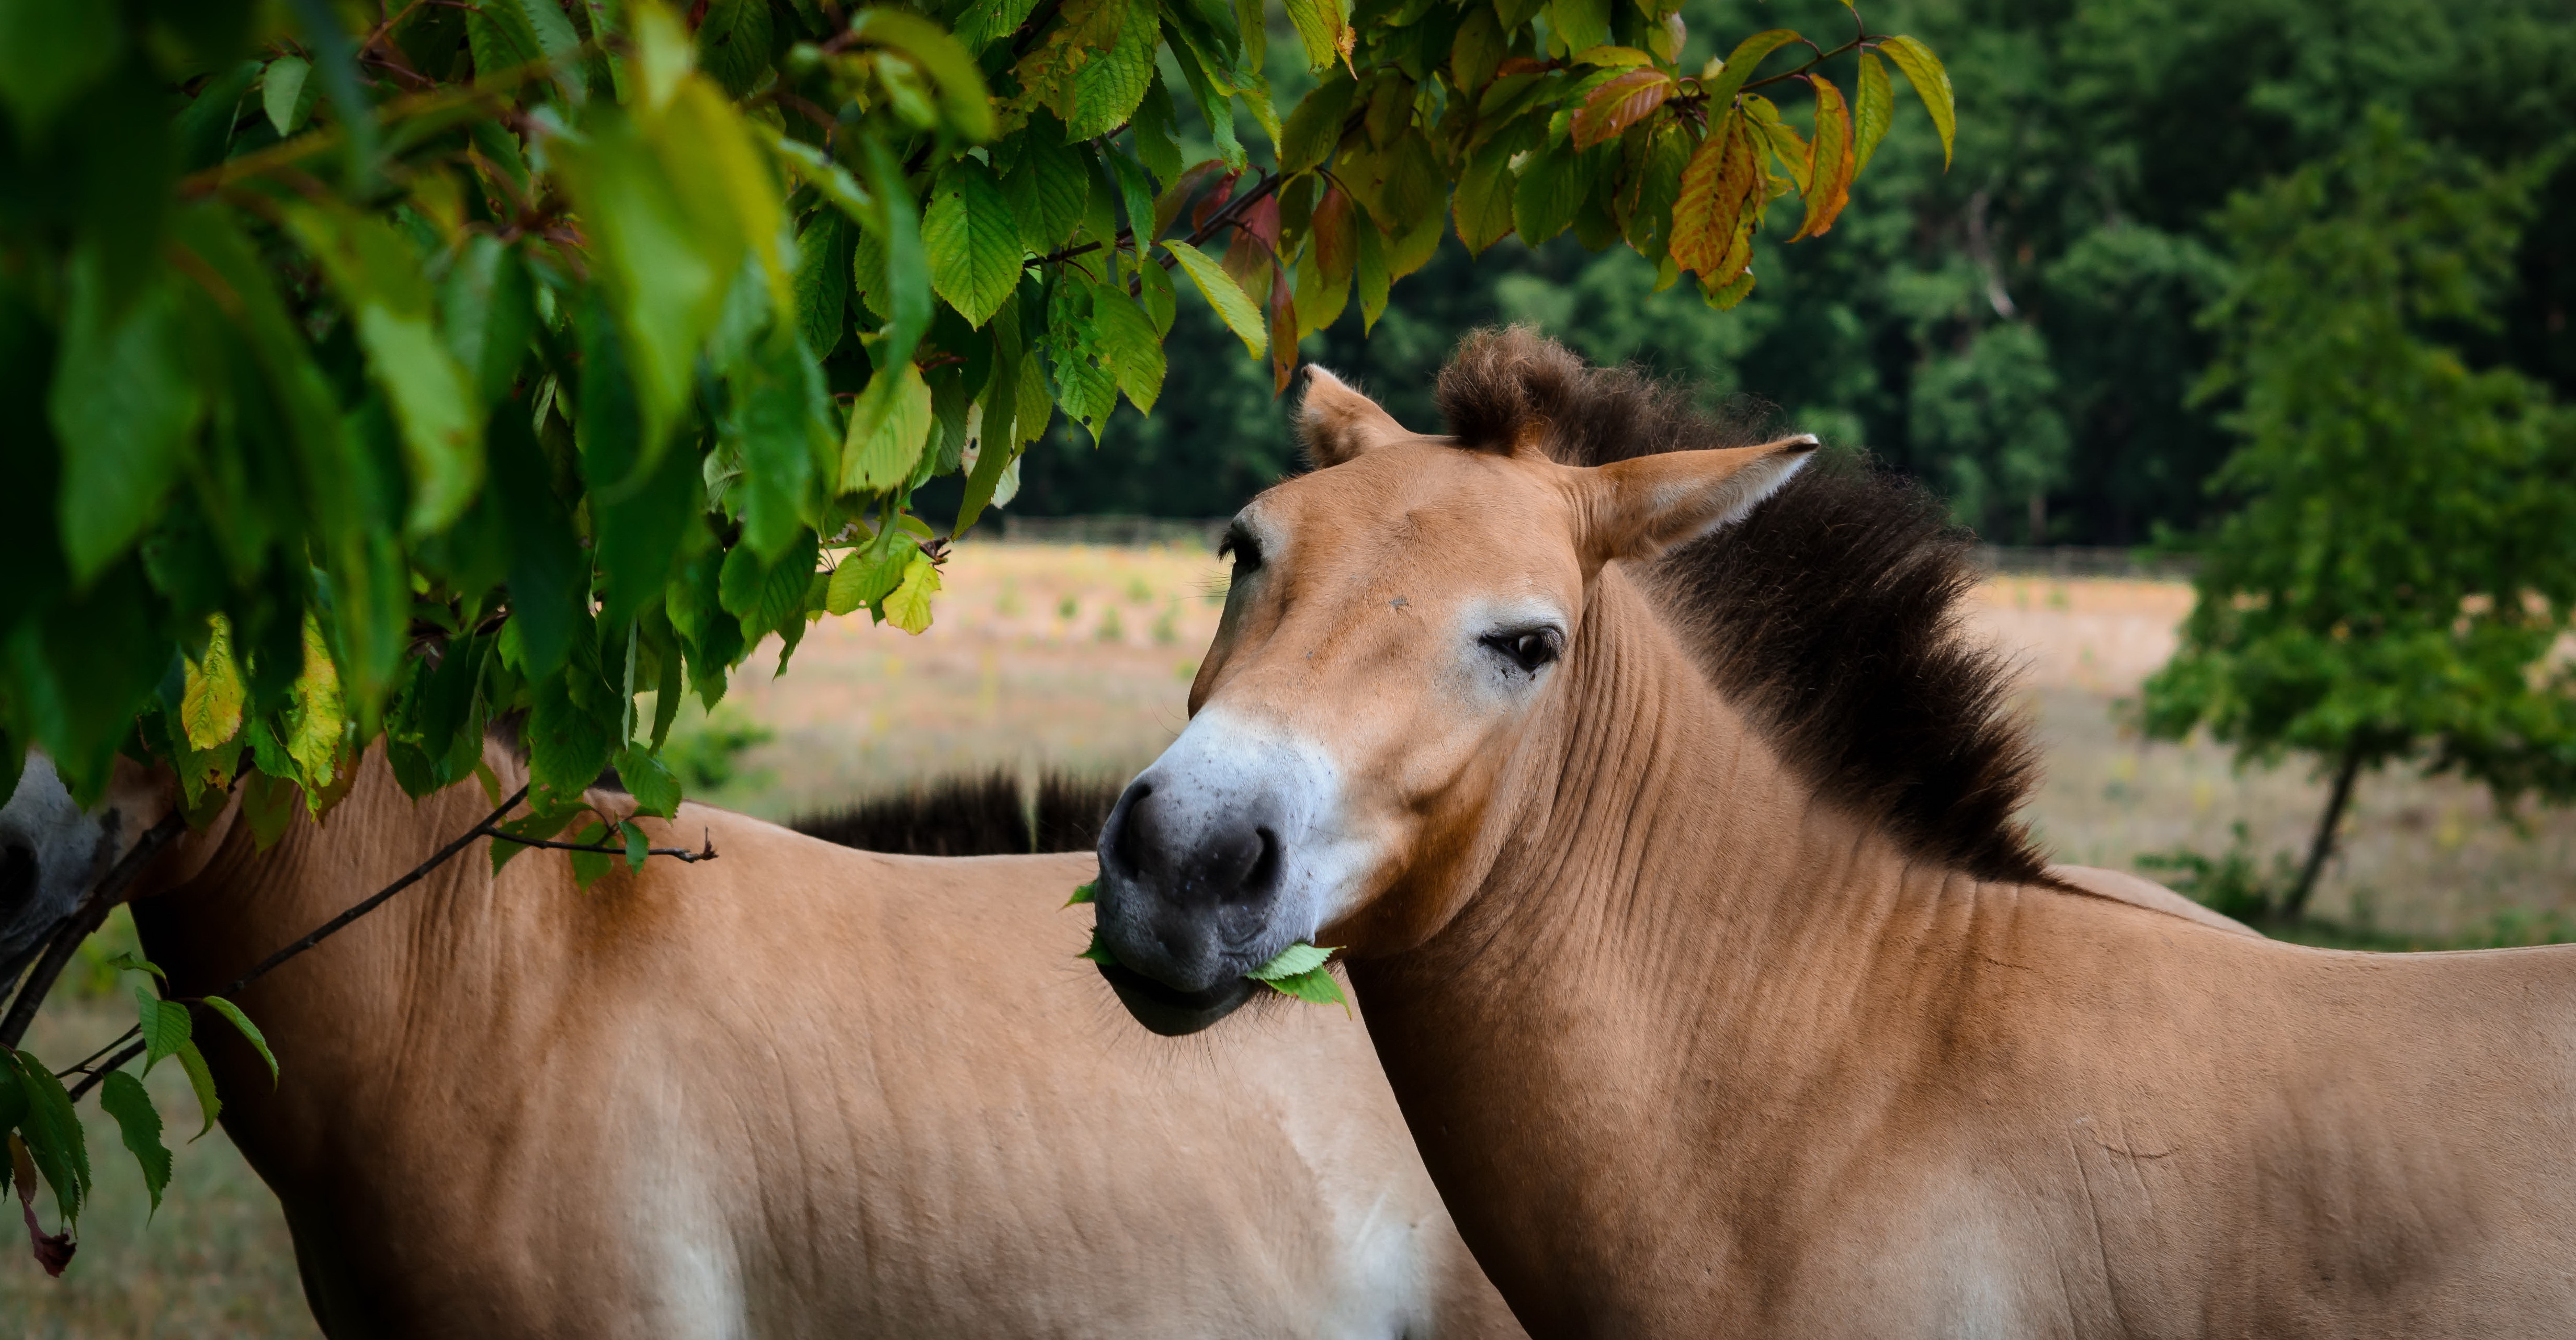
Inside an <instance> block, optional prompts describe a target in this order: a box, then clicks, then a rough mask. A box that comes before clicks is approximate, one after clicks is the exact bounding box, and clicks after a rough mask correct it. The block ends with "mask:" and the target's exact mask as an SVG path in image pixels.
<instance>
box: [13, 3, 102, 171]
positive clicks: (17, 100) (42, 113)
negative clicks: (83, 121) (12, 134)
mask: <svg viewBox="0 0 2576 1340" xmlns="http://www.w3.org/2000/svg"><path fill="white" fill-rule="evenodd" d="M119 14H120V11H118V10H117V9H116V8H114V7H113V6H109V5H83V4H49V3H44V0H19V2H18V3H13V4H5V5H0V99H6V100H7V101H8V104H9V107H10V109H11V110H12V111H13V112H15V113H16V114H17V119H18V121H19V123H20V126H19V129H20V133H21V134H22V135H24V136H26V137H27V138H28V139H30V140H32V139H34V138H35V134H34V133H35V132H38V131H41V130H43V129H44V128H45V127H46V126H47V125H48V124H49V123H50V122H51V121H52V120H53V116H54V112H55V111H56V110H58V109H59V108H61V107H63V106H64V105H65V104H67V103H69V102H70V101H71V100H72V98H74V97H75V96H77V95H78V94H79V93H80V92H81V90H83V89H85V88H87V87H89V86H90V84H91V83H92V82H93V81H95V80H96V79H97V78H98V77H99V76H100V75H103V74H105V73H107V70H108V67H109V66H110V65H112V64H114V63H115V61H116V57H117V52H118V51H119V50H120V49H121V48H122V47H123V46H124V42H123V41H122V40H121V39H122V33H121V32H120V31H119V30H120V28H121V27H122V26H123V25H122V23H121V21H120V18H119Z"/></svg>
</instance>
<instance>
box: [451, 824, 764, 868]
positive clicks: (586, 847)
mask: <svg viewBox="0 0 2576 1340" xmlns="http://www.w3.org/2000/svg"><path fill="white" fill-rule="evenodd" d="M492 840H493V841H495V842H515V843H518V844H519V845H520V846H522V847H543V848H545V849H546V850H548V851H595V852H604V853H606V854H608V855H611V856H624V855H625V854H626V849H625V848H624V847H612V846H609V845H608V844H607V843H605V842H557V841H554V840H553V839H551V838H526V837H520V836H519V835H517V834H515V833H499V832H496V833H494V834H493V835H492ZM644 854H645V855H647V856H668V857H671V858H672V859H674V860H679V861H686V862H688V863H689V864H691V865H696V864H697V863H698V862H700V861H712V860H714V859H715V858H716V844H715V840H714V839H713V838H710V839H708V840H707V844H706V845H705V846H704V847H702V848H700V849H699V850H697V851H691V850H689V849H688V848H686V847H646V848H645V849H644Z"/></svg>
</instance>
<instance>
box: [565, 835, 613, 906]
mask: <svg viewBox="0 0 2576 1340" xmlns="http://www.w3.org/2000/svg"><path fill="white" fill-rule="evenodd" d="M610 831H611V830H610V828H609V827H608V825H607V824H604V823H601V822H599V821H598V820H596V819H594V820H592V821H591V822H589V823H587V824H584V825H582V829H581V831H580V832H578V833H575V834H573V835H572V840H573V842H574V843H576V844H578V845H580V846H584V847H601V846H606V845H607V843H608V835H609V833H610ZM564 854H565V855H566V856H568V857H570V858H572V882H573V887H575V888H577V889H580V890H581V891H582V892H584V893H588V892H590V886H591V885H593V884H596V883H598V882H599V879H600V877H601V876H602V875H605V874H607V873H608V872H609V871H610V870H612V869H614V868H615V867H616V864H617V857H616V856H614V855H612V854H610V853H608V852H604V851H573V852H566V853H564Z"/></svg>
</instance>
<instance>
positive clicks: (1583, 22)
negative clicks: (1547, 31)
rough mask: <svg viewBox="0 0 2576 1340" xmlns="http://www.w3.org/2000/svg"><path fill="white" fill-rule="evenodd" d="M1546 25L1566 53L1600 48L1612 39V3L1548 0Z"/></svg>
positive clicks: (1604, 1) (1582, 0)
mask: <svg viewBox="0 0 2576 1340" xmlns="http://www.w3.org/2000/svg"><path fill="white" fill-rule="evenodd" d="M1547 24H1548V27H1549V28H1551V29H1553V30H1554V31H1555V34H1556V40H1557V41H1559V42H1561V43H1563V44H1564V48H1565V50H1567V51H1573V52H1579V51H1585V50H1587V49H1589V48H1592V47H1597V46H1600V45H1601V44H1603V43H1605V42H1607V41H1609V40H1610V0H1548V6H1547Z"/></svg>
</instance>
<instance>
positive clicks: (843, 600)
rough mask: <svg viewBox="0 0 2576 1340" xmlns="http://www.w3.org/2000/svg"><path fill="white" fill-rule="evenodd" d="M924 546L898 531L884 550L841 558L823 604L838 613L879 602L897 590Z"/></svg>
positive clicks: (834, 570)
mask: <svg viewBox="0 0 2576 1340" xmlns="http://www.w3.org/2000/svg"><path fill="white" fill-rule="evenodd" d="M919 548H920V546H919V545H917V544H915V543H914V542H913V539H912V537H911V536H909V535H906V534H903V533H902V532H900V531H898V532H896V533H895V534H894V535H893V536H892V537H891V538H890V539H888V540H887V541H886V546H885V548H884V550H883V551H881V552H880V551H876V550H874V549H860V550H857V551H855V552H853V553H852V554H851V555H850V556H849V557H847V558H844V559H842V560H841V566H839V567H837V568H834V569H833V570H832V582H831V585H830V586H829V587H827V588H826V590H825V594H824V597H823V608H824V609H826V610H828V611H830V612H831V613H834V614H848V613H850V612H851V611H853V610H857V609H860V608H862V607H864V606H868V605H873V604H876V603H877V602H878V601H880V600H883V599H885V598H886V597H887V596H889V595H892V594H894V589H895V587H897V586H898V585H901V584H902V582H903V573H904V569H905V567H907V566H908V565H909V564H910V563H911V562H912V556H913V554H914V553H915V552H917V551H918V550H919Z"/></svg>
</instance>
